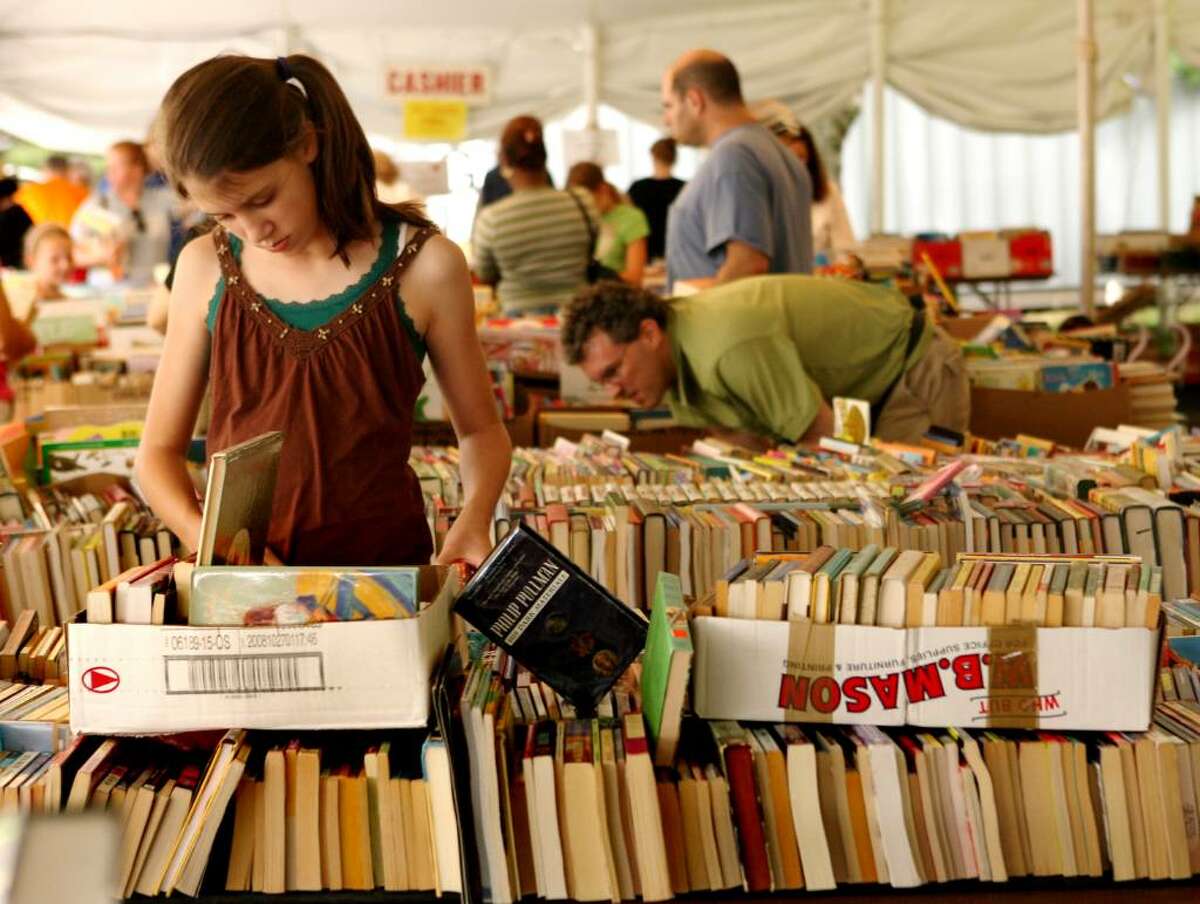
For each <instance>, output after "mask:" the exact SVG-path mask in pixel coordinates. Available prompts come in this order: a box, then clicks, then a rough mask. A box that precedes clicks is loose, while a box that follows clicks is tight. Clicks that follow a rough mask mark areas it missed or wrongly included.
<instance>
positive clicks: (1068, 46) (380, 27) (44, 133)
mask: <svg viewBox="0 0 1200 904" xmlns="http://www.w3.org/2000/svg"><path fill="white" fill-rule="evenodd" d="M1154 6H1155V4H1154V3H1153V2H1150V0H1096V2H1095V8H1096V12H1095V23H1096V25H1095V27H1096V37H1097V43H1098V45H1099V61H1098V68H1097V95H1096V96H1097V114H1098V116H1099V117H1100V118H1104V117H1106V116H1109V115H1112V114H1114V113H1116V112H1119V111H1120V110H1121V109H1123V108H1124V107H1125V106H1126V105H1127V104H1128V102H1129V99H1130V97H1131V94H1132V90H1133V88H1132V87H1131V82H1136V81H1137V80H1139V79H1142V80H1143V81H1144V83H1146V84H1149V83H1150V81H1149V79H1148V78H1146V76H1147V75H1148V73H1149V72H1150V70H1151V63H1152V59H1153V28H1152V24H1153V18H1152V17H1153V12H1154ZM1171 7H1172V14H1171V35H1172V45H1173V46H1174V47H1175V48H1176V50H1177V51H1178V52H1179V53H1180V54H1181V55H1182V56H1183V57H1184V58H1185V59H1188V60H1190V61H1194V62H1195V61H1200V0H1173V2H1172V3H1171ZM870 9H871V3H870V2H869V0H788V2H780V0H776V2H757V3H745V4H731V3H729V2H727V0H722V2H715V0H690V2H689V3H688V4H686V7H685V6H684V5H683V4H680V3H671V2H661V0H605V2H602V3H601V2H589V0H524V2H522V0H488V2H484V0H457V2H455V0H452V2H442V3H440V4H433V3H427V2H422V3H416V2H412V0H392V2H388V0H341V2H338V3H329V2H317V0H279V2H253V0H251V2H246V0H240V2H235V0H205V2H202V3H197V4H188V5H186V6H184V5H180V4H174V3H162V2H157V3H150V2H145V0H109V2H105V3H88V4H79V3H77V2H76V3H67V2H64V0H39V2H36V3H30V2H28V0H20V2H13V0H0V130H4V131H8V132H11V133H13V134H16V135H19V136H21V137H24V138H27V139H29V140H32V141H35V142H38V143H42V144H47V145H50V146H54V147H59V148H62V149H65V150H99V149H100V148H102V147H104V145H105V144H107V143H108V142H110V141H112V140H114V139H116V138H120V137H129V136H138V135H142V134H144V133H145V131H146V129H147V126H148V124H149V121H150V119H151V117H152V116H153V114H154V111H155V109H156V107H157V103H158V100H159V99H160V98H161V96H162V94H163V92H164V91H165V90H166V88H167V86H168V85H169V84H170V83H171V81H172V80H173V78H174V77H175V76H176V75H178V74H179V73H180V72H181V71H183V69H185V68H187V67H188V66H190V65H192V64H193V63H195V62H198V61H199V60H201V59H204V58H206V57H208V56H211V55H213V54H216V53H221V52H229V51H236V52H243V53H250V54H255V55H261V56H273V55H276V54H278V53H280V52H282V51H283V50H284V49H285V48H291V49H293V50H304V51H308V52H312V53H315V54H316V55H318V56H319V57H321V58H322V59H323V60H324V61H325V62H326V63H327V64H328V65H329V66H330V67H331V68H332V69H333V70H334V72H335V74H336V75H337V76H338V78H339V79H340V80H341V82H342V84H343V87H344V88H345V89H346V92H347V94H348V95H349V96H350V98H351V100H352V102H353V103H354V105H355V109H356V110H357V112H358V114H359V116H360V117H361V119H362V120H363V122H364V125H365V126H366V128H367V129H368V131H371V132H374V133H377V134H387V135H394V134H396V133H397V132H398V131H399V126H400V109H399V105H398V104H397V102H396V101H395V100H394V99H390V98H388V97H386V96H385V94H384V91H383V83H384V70H385V68H386V66H387V65H388V64H389V63H395V62H409V63H429V62H434V61H436V62H447V63H461V64H478V63H483V64H487V65H488V66H489V67H490V68H491V70H492V72H493V76H494V86H493V96H492V103H491V104H490V105H489V106H487V107H483V108H478V109H475V110H473V111H472V115H471V119H470V125H469V129H470V132H471V134H472V135H476V136H490V135H495V134H496V133H497V132H498V131H499V129H500V127H501V126H502V124H503V123H504V121H505V120H506V119H507V118H509V117H510V116H511V115H514V114H516V113H519V112H535V113H538V114H539V115H541V116H543V117H545V118H552V117H554V116H556V115H558V114H561V113H564V112H566V111H567V110H569V109H571V108H572V107H574V106H576V105H578V104H579V103H581V102H582V100H583V93H584V82H585V74H584V71H585V65H584V47H585V41H584V32H583V29H584V25H585V24H586V23H590V24H591V25H593V26H594V27H595V29H596V31H595V33H596V36H597V47H598V61H597V62H598V68H599V73H600V76H599V82H598V98H597V99H598V100H599V101H601V102H604V103H608V104H611V105H612V106H614V107H617V108H618V109H621V110H624V111H625V112H627V113H629V114H631V115H633V116H636V117H639V118H642V119H646V120H650V121H653V120H655V119H657V115H658V112H657V111H658V84H659V78H660V75H661V73H662V70H663V68H664V67H665V66H666V65H667V64H668V63H669V62H670V61H671V60H672V59H673V58H674V57H676V56H677V55H678V54H679V53H681V52H682V51H684V50H686V49H688V48H690V47H696V46H711V47H715V48H716V49H718V50H721V51H723V52H725V53H727V54H729V55H730V56H731V57H732V58H733V59H734V61H735V62H736V63H737V64H738V66H739V69H740V70H741V72H742V76H743V82H744V87H745V90H746V93H747V95H748V96H750V97H763V96H776V97H782V98H784V99H785V100H788V101H789V102H791V103H793V104H794V105H795V106H796V107H797V109H798V110H799V111H800V113H801V114H802V116H804V117H805V118H812V117H815V116H819V115H820V114H822V113H824V112H826V111H828V110H830V109H832V108H834V107H836V106H837V105H839V104H841V103H843V102H845V101H848V100H850V99H851V98H853V97H854V96H855V95H856V94H857V93H858V92H859V91H860V90H861V88H862V86H863V84H864V82H865V81H866V80H867V79H868V78H869V75H870V41H871V28H870V21H869V17H870ZM886 11H887V12H886V23H885V32H884V33H885V41H886V48H887V63H886V66H887V80H888V81H889V82H890V83H891V84H892V85H893V87H895V88H896V89H898V90H900V91H901V92H903V93H904V94H906V95H908V96H909V97H911V98H912V99H914V100H915V101H917V102H918V103H919V104H921V105H922V106H924V107H926V108H927V109H928V110H930V111H931V112H934V113H936V114H937V115H940V116H944V117H946V118H949V119H951V120H954V121H956V122H959V123H962V124H964V125H968V126H972V127H975V128H984V129H995V130H1010V131H1027V132H1052V131H1064V130H1067V129H1071V128H1074V126H1075V118H1076V111H1075V66H1076V54H1075V46H1076V45H1075V40H1076V38H1075V4H1074V3H1071V2H1069V0H1005V2H1003V3H998V4H988V3H982V2H979V0H888V2H887V3H886Z"/></svg>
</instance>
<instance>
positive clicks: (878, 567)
mask: <svg viewBox="0 0 1200 904" xmlns="http://www.w3.org/2000/svg"><path fill="white" fill-rule="evenodd" d="M898 554H899V553H898V551H897V549H896V547H894V546H887V547H884V548H883V549H882V550H880V552H879V555H877V556H876V557H875V559H874V561H872V562H871V564H870V565H868V566H867V568H866V571H864V572H863V574H864V575H874V576H875V577H882V576H883V573H884V572H885V571H887V570H888V566H889V565H891V564H892V562H894V561H895V560H896V556H897V555H898Z"/></svg>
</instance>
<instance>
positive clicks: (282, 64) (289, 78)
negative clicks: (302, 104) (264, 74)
mask: <svg viewBox="0 0 1200 904" xmlns="http://www.w3.org/2000/svg"><path fill="white" fill-rule="evenodd" d="M275 74H276V75H278V76H279V80H280V81H281V82H285V83H286V84H289V85H294V86H296V88H298V89H299V91H300V93H301V94H303V95H304V97H305V99H307V98H308V92H307V91H306V90H305V89H304V83H303V82H302V81H300V79H299V77H297V75H296V73H295V71H294V70H293V69H292V65H291V63H289V62H288V61H287V57H275Z"/></svg>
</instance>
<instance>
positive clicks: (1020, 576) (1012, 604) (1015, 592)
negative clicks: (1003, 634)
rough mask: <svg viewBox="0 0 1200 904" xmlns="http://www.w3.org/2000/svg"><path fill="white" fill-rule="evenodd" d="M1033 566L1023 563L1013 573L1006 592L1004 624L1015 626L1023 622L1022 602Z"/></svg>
mask: <svg viewBox="0 0 1200 904" xmlns="http://www.w3.org/2000/svg"><path fill="white" fill-rule="evenodd" d="M1032 568H1033V566H1032V565H1031V564H1029V563H1021V564H1020V565H1018V566H1017V567H1016V570H1015V571H1013V576H1012V580H1011V581H1009V584H1008V589H1007V590H1005V591H1004V624H1006V625H1015V624H1017V623H1019V622H1020V621H1021V600H1022V599H1023V598H1024V596H1025V586H1026V585H1027V584H1028V583H1029V572H1030V570H1031V569H1032Z"/></svg>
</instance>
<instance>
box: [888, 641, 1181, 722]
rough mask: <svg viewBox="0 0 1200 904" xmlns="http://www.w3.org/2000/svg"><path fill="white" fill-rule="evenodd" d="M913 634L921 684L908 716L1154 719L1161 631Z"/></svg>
mask: <svg viewBox="0 0 1200 904" xmlns="http://www.w3.org/2000/svg"><path fill="white" fill-rule="evenodd" d="M908 635H909V638H908V641H909V642H908V648H909V649H908V657H909V669H910V670H916V671H919V673H920V676H921V677H920V679H919V680H918V681H916V682H914V687H915V688H917V689H919V690H918V693H917V694H916V695H910V696H909V701H908V716H907V719H908V724H909V725H925V726H945V725H961V726H963V727H964V728H987V727H993V728H1039V729H1044V730H1050V731H1057V730H1064V731H1066V730H1070V731H1145V730H1146V729H1147V728H1148V727H1149V726H1150V719H1151V716H1152V715H1153V706H1154V689H1155V671H1156V669H1155V665H1156V663H1157V661H1158V649H1159V632H1158V631H1151V630H1148V629H1146V628H1117V629H1112V628H1037V629H1035V630H1033V631H1029V630H1026V631H1024V632H1020V631H1013V630H1012V629H1003V628H1002V629H988V628H916V629H913V630H911V631H909V632H908ZM1033 635H1036V640H1035V641H1034V643H1033V645H1031V644H1030V643H1029V641H1030V640H1031V639H1032V636H1033ZM927 691H929V693H927ZM919 697H923V698H924V699H919ZM1031 719H1035V720H1036V721H1035V723H1033V724H1031Z"/></svg>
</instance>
